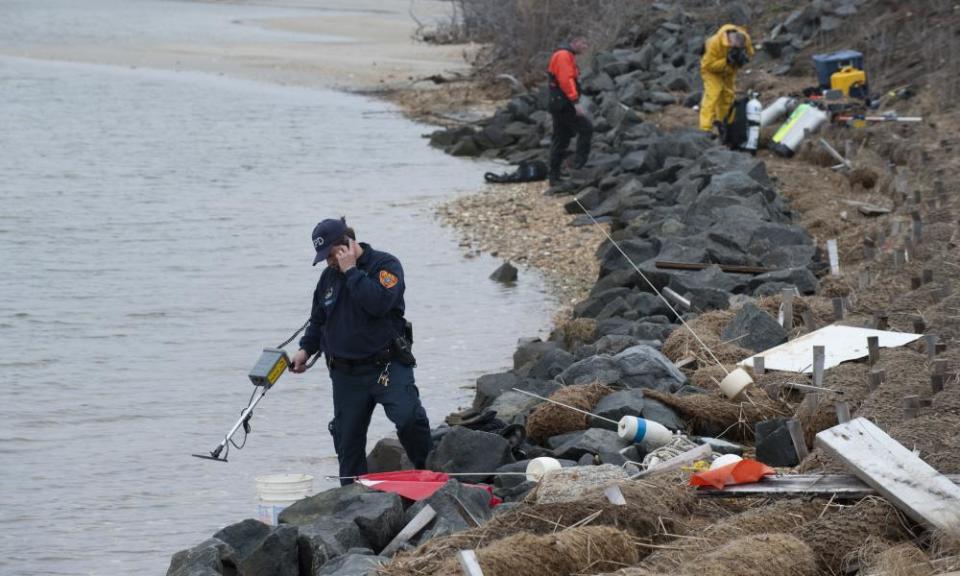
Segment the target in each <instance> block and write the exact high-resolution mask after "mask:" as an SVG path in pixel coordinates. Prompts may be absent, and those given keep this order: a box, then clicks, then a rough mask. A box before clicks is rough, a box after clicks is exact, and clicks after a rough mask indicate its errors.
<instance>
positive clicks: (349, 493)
mask: <svg viewBox="0 0 960 576" xmlns="http://www.w3.org/2000/svg"><path fill="white" fill-rule="evenodd" d="M330 518H340V519H343V520H351V521H353V522H354V523H355V524H356V525H357V527H358V528H359V529H360V532H361V534H363V537H364V538H366V540H367V541H369V543H370V546H371V547H372V548H373V550H380V549H382V548H383V547H384V546H386V545H387V543H389V542H390V540H391V539H392V538H393V537H394V536H395V535H396V534H397V532H399V531H400V529H401V528H403V500H402V499H401V497H400V496H398V495H397V494H391V493H387V492H377V491H374V490H370V489H369V488H366V487H365V486H362V485H360V484H350V485H348V486H341V487H340V488H333V489H331V490H327V491H325V492H321V493H320V494H317V495H315V496H310V497H309V498H304V499H303V500H300V501H298V502H294V503H293V504H292V505H291V506H289V507H288V508H286V509H285V510H284V511H283V512H281V513H280V522H281V523H282V524H293V525H297V526H300V525H306V524H312V523H314V522H316V521H318V520H326V519H330Z"/></svg>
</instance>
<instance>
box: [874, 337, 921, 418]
mask: <svg viewBox="0 0 960 576" xmlns="http://www.w3.org/2000/svg"><path fill="white" fill-rule="evenodd" d="M876 367H877V368H882V369H884V370H885V371H886V381H885V382H884V383H883V384H882V385H881V386H880V387H879V388H877V389H876V390H874V391H873V392H871V393H870V395H869V396H867V398H866V399H865V400H864V401H863V404H861V406H860V409H859V410H858V411H857V416H864V417H866V418H869V419H870V420H872V421H873V422H875V423H876V424H877V426H879V427H880V428H883V429H885V430H886V429H889V428H890V427H891V426H893V425H895V424H897V423H899V422H901V421H903V397H904V396H906V395H908V394H915V395H918V396H920V397H921V398H924V397H929V396H930V376H929V372H928V371H927V361H926V357H925V356H924V355H923V354H920V353H918V352H916V351H914V350H911V349H909V348H892V349H881V351H880V360H879V362H878V363H877V366H876Z"/></svg>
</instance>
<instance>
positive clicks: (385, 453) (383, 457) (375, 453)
mask: <svg viewBox="0 0 960 576" xmlns="http://www.w3.org/2000/svg"><path fill="white" fill-rule="evenodd" d="M411 468H413V463H412V462H410V458H409V457H408V456H407V451H406V450H404V449H403V445H402V444H400V441H399V440H397V439H396V438H381V439H380V440H378V441H377V443H376V445H375V446H374V447H373V450H371V451H370V453H369V454H367V472H368V473H370V474H375V473H377V472H394V471H396V470H410V469H411Z"/></svg>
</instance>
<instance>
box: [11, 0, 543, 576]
mask: <svg viewBox="0 0 960 576" xmlns="http://www.w3.org/2000/svg"><path fill="white" fill-rule="evenodd" d="M79 4H84V5H86V7H87V9H88V11H87V12H84V16H83V17H82V18H80V17H77V18H73V17H71V14H76V13H77V11H76V9H75V6H76V5H79ZM171 5H175V6H177V7H178V10H181V13H180V14H179V17H178V21H180V22H182V23H183V24H182V26H180V27H179V28H178V30H179V31H177V32H170V33H171V34H185V33H188V32H189V33H191V34H199V33H202V32H203V31H204V30H209V35H211V36H215V35H216V34H221V33H222V34H225V35H229V36H230V37H233V36H237V37H242V35H243V34H244V33H246V32H245V31H244V30H245V29H237V27H236V25H234V24H231V21H233V20H236V19H238V18H244V17H253V16H256V17H261V16H263V15H264V12H265V11H268V10H267V9H265V8H240V7H230V6H220V5H202V6H200V7H196V8H195V7H194V6H193V5H190V4H171V3H169V2H148V1H136V0H131V1H126V2H125V1H122V0H116V1H115V2H110V1H106V0H102V1H101V0H95V1H91V2H86V3H79V2H66V1H63V2H56V1H51V2H39V1H34V0H31V1H30V2H26V1H9V0H0V13H3V14H4V19H3V22H2V23H0V38H2V40H0V45H4V44H5V43H7V42H9V41H10V38H11V34H10V32H11V31H12V30H19V32H18V33H19V34H21V36H20V37H18V39H17V41H24V42H35V43H41V42H44V41H49V42H53V41H54V40H56V38H55V37H54V36H55V34H56V32H57V30H58V29H59V27H70V29H71V31H70V33H69V34H67V36H70V35H74V36H76V37H78V38H83V39H84V41H88V40H90V39H93V40H95V41H97V42H100V43H108V44H109V43H111V42H115V41H117V40H116V39H117V38H118V37H119V36H118V33H117V32H116V29H112V30H113V31H112V32H109V33H105V32H102V31H101V29H100V28H98V24H97V23H98V22H102V21H104V19H108V20H111V21H113V22H117V21H120V22H125V21H126V20H129V21H130V24H131V26H132V27H134V28H135V29H137V30H139V29H140V28H147V29H148V31H149V33H150V34H151V35H152V36H154V37H157V38H161V39H162V38H163V37H164V34H167V32H168V30H167V29H166V28H165V26H167V25H169V24H170V18H163V17H160V16H159V15H160V14H164V13H167V12H168V11H169V7H170V6H171ZM131 6H136V7H137V8H139V9H142V10H145V11H146V12H147V14H148V15H152V14H157V15H158V16H157V17H158V20H157V21H156V22H158V24H156V26H158V28H157V29H151V28H150V22H151V21H150V19H149V18H144V17H142V16H143V13H142V12H139V11H138V10H133V9H131ZM246 10H249V11H251V12H253V14H252V15H251V14H247V13H246V12H245V11H246ZM97 11H100V12H101V14H100V16H101V18H98V12H97ZM278 13H280V14H281V15H282V13H283V12H282V11H278ZM17 19H20V21H22V22H24V23H25V25H24V26H23V27H18V25H17ZM44 19H49V22H50V23H51V24H50V26H52V28H49V29H48V28H46V27H44V26H41V25H38V24H37V22H40V21H43V20H44ZM231 26H233V27H231ZM25 31H27V32H29V34H32V35H34V36H35V37H32V36H29V35H27V36H23V35H24V34H27V32H25ZM5 32H6V34H5ZM249 33H250V34H253V35H255V36H256V37H257V39H258V41H263V37H262V36H260V32H256V31H251V32H249ZM48 35H51V36H48ZM24 38H25V39H24ZM0 86H2V87H3V88H2V90H3V92H2V97H0V151H2V153H0V263H2V270H3V273H2V275H0V343H2V347H0V375H2V377H3V386H4V390H3V391H4V395H5V400H4V402H3V403H0V493H2V497H3V504H2V505H0V574H10V575H13V574H17V575H21V574H23V575H27V574H31V575H32V574H162V573H163V572H164V571H165V570H166V567H167V564H168V562H169V558H170V556H171V555H172V554H173V553H174V552H175V551H177V550H179V549H181V548H185V547H189V546H192V545H194V544H196V543H199V542H200V541H201V540H203V539H204V538H206V537H208V536H210V535H211V534H212V533H213V532H215V531H216V530H218V529H219V528H220V527H222V526H224V525H226V524H229V523H232V522H235V521H238V520H240V519H242V518H245V517H253V516H255V514H256V499H255V489H254V483H253V478H254V477H255V476H257V475H261V474H267V473H276V472H303V473H310V474H313V475H314V476H316V477H317V480H316V482H315V490H321V489H326V488H329V487H332V486H333V484H330V483H326V482H324V481H323V480H322V476H323V475H324V474H331V473H333V472H334V471H335V458H334V456H333V450H332V446H331V442H330V439H329V435H328V434H327V431H326V424H327V421H328V420H329V419H330V417H331V410H330V403H331V401H330V385H329V381H328V378H327V375H326V373H325V371H324V370H322V369H314V370H313V371H312V372H309V373H307V374H306V375H303V376H294V375H286V376H284V377H283V378H282V380H281V381H280V383H279V385H278V386H277V387H276V388H275V389H274V390H273V391H271V393H270V394H268V395H267V397H266V399H265V401H264V402H263V403H262V404H261V406H260V408H258V410H257V412H256V414H255V416H254V418H253V421H252V425H253V435H252V436H251V437H250V441H249V443H248V444H247V447H246V448H245V449H244V450H243V451H242V452H237V451H233V452H232V453H231V460H230V462H229V463H228V464H220V463H215V462H207V461H202V460H197V459H194V458H191V457H190V456H189V455H190V454H191V453H193V452H205V451H209V450H210V449H212V448H213V447H214V446H215V445H216V444H217V443H218V442H219V440H220V438H221V437H222V435H223V433H224V432H226V431H227V429H228V428H229V426H230V425H231V424H233V422H234V421H235V419H236V418H237V416H238V415H239V411H240V409H241V408H242V407H243V406H245V404H246V402H247V399H248V398H249V395H250V392H251V388H252V387H251V385H250V383H249V381H248V380H247V378H246V374H247V371H248V370H249V368H250V367H251V366H252V365H253V363H254V362H255V361H256V359H257V358H258V356H259V353H260V350H261V349H262V348H263V347H264V346H272V345H276V344H278V343H279V342H281V341H282V340H284V339H286V337H287V336H288V335H289V333H290V332H292V330H293V329H295V328H296V327H298V326H299V325H300V324H301V323H302V322H303V321H304V320H305V318H306V316H307V315H308V313H309V305H310V295H311V291H312V289H313V286H314V284H315V282H316V279H317V275H318V273H319V272H320V270H319V269H318V268H313V267H311V266H310V263H311V262H312V260H311V259H312V247H311V245H310V238H309V235H310V231H311V229H312V226H313V224H314V223H315V222H316V221H317V220H319V219H321V218H323V217H327V216H331V215H340V214H345V215H347V216H348V221H349V222H350V223H351V224H353V225H354V226H355V227H356V228H357V230H358V234H359V235H360V236H361V237H362V238H363V239H366V240H367V241H369V242H371V243H372V244H373V245H374V246H375V247H379V248H382V249H386V250H388V251H390V252H393V253H394V254H396V255H397V256H398V257H399V258H400V259H401V261H402V262H403V264H404V267H405V269H406V271H407V285H408V292H407V304H408V310H409V313H408V316H409V318H410V319H411V320H412V321H413V322H414V324H415V326H416V334H417V345H416V352H417V356H418V358H419V360H420V368H419V369H418V371H417V379H418V383H419V385H420V387H421V393H422V395H423V396H424V398H425V403H426V405H427V409H428V412H429V414H430V417H431V419H432V420H433V421H434V422H435V423H438V422H439V421H441V420H442V418H443V416H444V415H446V414H447V413H448V412H450V411H451V410H454V409H455V408H456V407H457V406H458V405H463V404H466V403H468V402H469V400H470V398H471V397H472V391H470V390H468V389H466V387H468V386H469V385H471V384H472V383H473V381H474V380H475V378H476V377H477V376H478V375H479V374H481V373H484V372H488V371H493V370H497V369H499V368H501V367H504V366H507V365H509V363H510V355H511V353H512V351H513V346H514V343H515V340H516V337H518V336H521V335H530V334H536V333H538V332H541V331H542V330H544V329H545V328H546V327H547V325H548V323H549V314H550V302H548V299H547V297H546V296H545V295H544V292H543V287H542V284H541V283H540V282H539V281H538V280H537V279H536V278H534V277H532V276H531V275H530V274H526V275H524V276H522V277H521V283H520V284H519V285H518V286H516V287H513V288H504V287H501V286H499V285H497V284H495V283H493V282H491V281H489V280H488V279H487V275H488V274H489V273H490V272H491V271H492V270H493V269H494V268H495V267H496V266H497V265H498V264H499V263H498V262H497V261H495V260H493V259H488V258H476V259H466V258H464V257H463V256H462V255H461V253H460V251H459V249H458V247H457V242H456V236H455V233H454V232H452V231H450V230H446V229H443V228H441V227H440V226H439V224H438V223H437V222H436V221H435V220H434V218H433V216H432V207H433V206H434V205H435V204H436V203H438V202H440V201H442V200H443V199H446V198H448V197H450V196H451V195H453V194H455V193H456V192H458V191H465V190H469V189H470V188H471V187H472V186H473V183H476V182H480V181H481V174H482V173H483V172H484V171H485V169H488V168H489V167H488V166H484V165H482V164H478V163H472V162H465V161H460V160H456V159H453V158H450V157H446V156H444V155H443V154H441V153H438V152H436V151H434V150H431V149H430V148H429V147H427V145H426V143H425V141H424V140H422V139H421V138H420V135H421V134H422V133H424V132H426V131H428V130H429V127H426V126H422V125H416V124H413V123H410V122H408V121H406V120H404V119H402V118H400V117H399V115H397V114H396V113H395V111H394V110H392V109H391V108H389V107H388V106H387V105H385V104H382V103H380V102H377V101H372V100H368V99H364V98H360V97H355V96H349V95H344V94H339V93H333V92H325V91H319V90H311V89H303V88H290V87H281V86H274V85H269V84H259V83H255V82H250V81H243V80H234V79H228V78H224V77H218V76H210V75H203V74H195V73H187V72H179V73H177V72H165V71H154V70H144V69H129V68H122V67H109V66H99V65H92V64H73V63H66V62H41V61H35V60H29V59H19V58H3V57H0ZM374 422H375V423H374V425H373V427H372V430H371V438H379V437H381V436H384V435H387V434H390V433H391V432H392V431H391V427H390V425H389V424H388V422H387V421H386V419H385V417H384V416H383V415H382V411H379V410H378V412H377V415H376V416H375V420H374ZM371 445H372V442H371Z"/></svg>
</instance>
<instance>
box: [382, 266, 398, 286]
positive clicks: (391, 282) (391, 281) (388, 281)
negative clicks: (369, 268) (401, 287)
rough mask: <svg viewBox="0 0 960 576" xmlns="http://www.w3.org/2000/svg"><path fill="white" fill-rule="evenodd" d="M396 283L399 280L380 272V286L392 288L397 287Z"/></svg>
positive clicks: (389, 274)
mask: <svg viewBox="0 0 960 576" xmlns="http://www.w3.org/2000/svg"><path fill="white" fill-rule="evenodd" d="M397 282H399V279H398V278H397V277H396V276H394V275H393V274H391V273H390V272H388V271H387V270H381V271H380V285H381V286H383V287H384V288H387V289H390V288H393V287H394V286H396V285H397Z"/></svg>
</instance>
